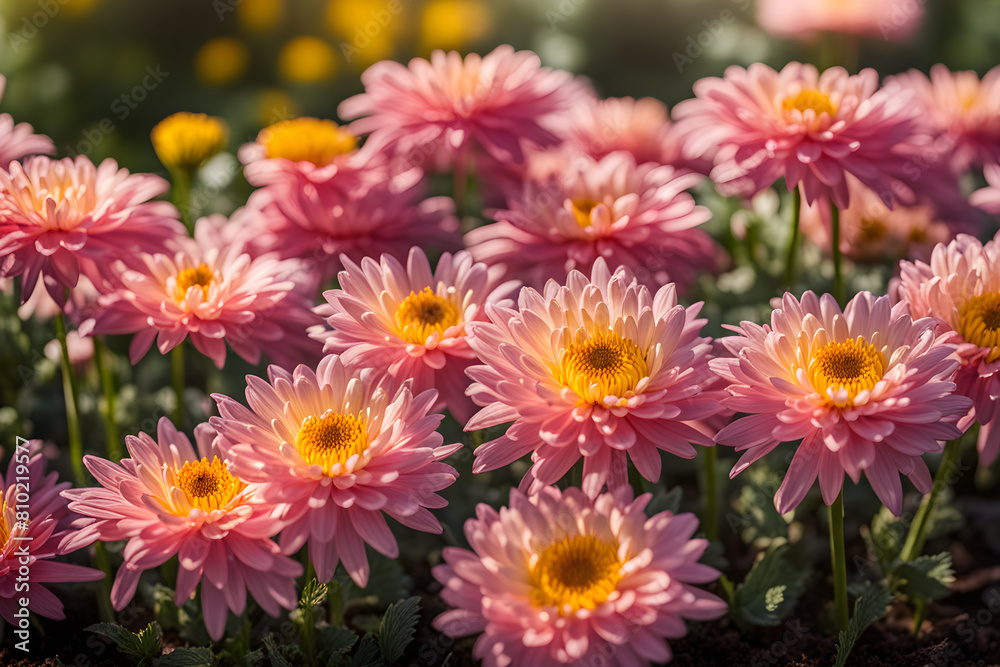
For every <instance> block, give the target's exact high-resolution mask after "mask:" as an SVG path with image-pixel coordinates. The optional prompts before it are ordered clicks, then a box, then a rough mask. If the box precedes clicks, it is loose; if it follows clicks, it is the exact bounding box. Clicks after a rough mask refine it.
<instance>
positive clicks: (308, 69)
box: [278, 37, 337, 83]
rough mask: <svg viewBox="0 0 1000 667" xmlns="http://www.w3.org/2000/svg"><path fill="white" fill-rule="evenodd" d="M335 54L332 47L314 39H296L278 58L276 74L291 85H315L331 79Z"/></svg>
mask: <svg viewBox="0 0 1000 667" xmlns="http://www.w3.org/2000/svg"><path fill="white" fill-rule="evenodd" d="M336 71H337V54H336V53H334V50H333V47H331V46H330V45H329V44H327V43H326V42H324V41H323V40H321V39H318V38H316V37H296V38H295V39H293V40H292V41H290V42H288V44H286V45H285V47H284V48H283V49H282V50H281V53H280V54H279V56H278V72H279V73H280V74H281V76H282V77H283V78H284V79H286V80H288V81H291V82H293V83H316V82H318V81H325V80H327V79H330V78H331V77H333V75H334V73H335V72H336Z"/></svg>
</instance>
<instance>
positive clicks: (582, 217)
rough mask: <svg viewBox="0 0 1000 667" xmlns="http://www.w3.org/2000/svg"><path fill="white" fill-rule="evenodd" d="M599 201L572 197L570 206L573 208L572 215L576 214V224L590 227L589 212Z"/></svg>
mask: <svg viewBox="0 0 1000 667" xmlns="http://www.w3.org/2000/svg"><path fill="white" fill-rule="evenodd" d="M599 203H600V202H596V201H594V200H593V199H574V200H573V201H572V203H571V205H570V206H571V208H572V210H573V215H575V216H576V224H578V225H580V226H581V227H590V212H591V211H593V210H594V207H595V206H597V205H598V204H599Z"/></svg>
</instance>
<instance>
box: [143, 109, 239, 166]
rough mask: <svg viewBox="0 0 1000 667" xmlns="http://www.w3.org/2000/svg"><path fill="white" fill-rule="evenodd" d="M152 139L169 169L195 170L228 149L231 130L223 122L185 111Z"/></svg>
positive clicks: (163, 125) (160, 127) (164, 123)
mask: <svg viewBox="0 0 1000 667" xmlns="http://www.w3.org/2000/svg"><path fill="white" fill-rule="evenodd" d="M150 139H152V141H153V149H154V150H155V151H156V156H157V157H158V158H160V162H162V163H163V164H164V166H166V167H167V168H168V169H195V168H196V167H198V166H199V165H201V164H202V163H203V162H204V161H205V160H207V159H208V158H210V157H212V156H213V155H215V154H216V153H218V152H219V151H221V150H222V149H223V148H225V147H226V141H227V140H228V139H229V129H228V128H227V127H226V124H225V122H223V120H222V119H221V118H214V117H212V116H206V115H205V114H203V113H187V112H185V111H182V112H180V113H175V114H173V115H172V116H167V117H166V118H164V119H163V120H161V121H160V122H159V123H158V124H157V125H156V127H154V128H153V131H152V132H151V133H150Z"/></svg>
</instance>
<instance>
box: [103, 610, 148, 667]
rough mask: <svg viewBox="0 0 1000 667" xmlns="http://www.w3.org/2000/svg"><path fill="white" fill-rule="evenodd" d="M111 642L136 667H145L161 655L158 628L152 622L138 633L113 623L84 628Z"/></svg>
mask: <svg viewBox="0 0 1000 667" xmlns="http://www.w3.org/2000/svg"><path fill="white" fill-rule="evenodd" d="M85 629H86V631H87V632H96V633H97V634H99V635H104V636H105V637H107V638H108V639H110V640H112V641H113V642H114V643H115V645H116V646H117V647H118V650H119V651H121V652H122V653H124V654H125V656H126V657H127V658H128V659H129V661H131V662H132V663H133V664H134V665H136V667H147V666H148V665H152V664H153V662H154V661H155V660H156V658H158V657H159V656H160V655H161V654H162V653H163V643H162V642H161V641H160V626H159V625H158V624H157V623H156V622H155V621H153V622H152V623H150V624H149V625H147V626H146V627H145V628H144V629H143V630H141V631H140V632H138V633H135V632H131V631H130V630H127V629H125V628H123V627H122V626H120V625H115V624H113V623H95V624H93V625H90V626H87V628H85Z"/></svg>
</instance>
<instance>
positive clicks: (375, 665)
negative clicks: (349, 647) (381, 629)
mask: <svg viewBox="0 0 1000 667" xmlns="http://www.w3.org/2000/svg"><path fill="white" fill-rule="evenodd" d="M344 664H345V665H346V666H348V667H383V665H384V664H385V663H383V662H382V659H381V658H380V657H379V647H378V642H377V641H376V640H375V635H372V634H370V633H369V634H367V635H365V637H364V639H362V640H361V644H360V645H359V646H358V650H357V652H356V653H355V654H354V657H353V659H352V660H351V661H350V662H346V663H344Z"/></svg>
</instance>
